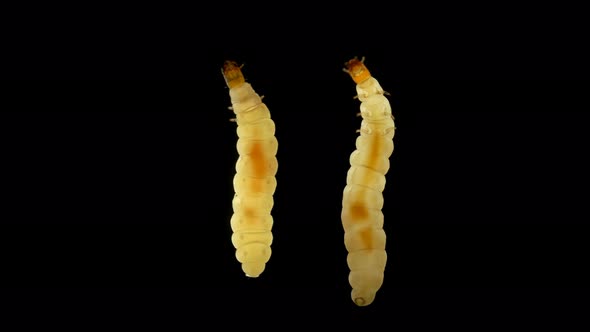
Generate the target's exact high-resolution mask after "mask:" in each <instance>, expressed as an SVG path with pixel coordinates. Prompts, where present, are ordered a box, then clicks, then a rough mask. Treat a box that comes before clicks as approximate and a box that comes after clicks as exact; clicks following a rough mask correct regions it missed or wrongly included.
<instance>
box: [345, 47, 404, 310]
mask: <svg viewBox="0 0 590 332" xmlns="http://www.w3.org/2000/svg"><path fill="white" fill-rule="evenodd" d="M346 67H347V68H346V70H345V71H346V72H348V73H349V74H350V75H351V77H352V78H353V80H354V81H355V82H356V83H357V86H356V91H357V95H358V98H359V100H360V101H361V105H360V110H361V116H362V118H363V120H362V123H361V129H360V135H359V137H358V138H357V140H356V150H355V151H354V152H352V154H351V155H350V165H351V167H350V170H349V171H348V174H347V178H346V187H345V189H344V193H343V199H342V215H341V217H342V225H343V227H344V232H345V235H344V243H345V246H346V249H347V250H348V257H347V263H348V266H349V268H350V274H349V282H350V285H351V287H352V292H351V297H352V300H353V301H354V303H355V304H357V305H359V306H366V305H369V304H371V303H372V302H373V300H374V299H375V295H376V293H377V291H378V290H379V289H380V288H381V286H382V284H383V277H384V270H385V265H386V262H387V253H386V251H385V242H386V236H385V232H384V230H383V219H384V217H383V213H382V211H381V209H382V208H383V189H384V188H385V174H386V173H387V171H388V170H389V157H390V156H391V154H392V153H393V136H394V133H395V125H394V122H393V116H392V114H391V105H390V104H389V101H388V100H387V98H386V97H385V96H384V91H383V89H382V88H381V86H380V84H379V82H378V81H377V80H376V79H375V78H373V77H372V76H371V74H370V73H369V71H368V70H367V68H366V67H365V65H364V64H363V62H362V60H357V59H356V58H355V59H352V60H350V61H349V62H347V65H346Z"/></svg>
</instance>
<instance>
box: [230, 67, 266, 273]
mask: <svg viewBox="0 0 590 332" xmlns="http://www.w3.org/2000/svg"><path fill="white" fill-rule="evenodd" d="M223 75H224V78H225V80H226V83H227V85H228V87H229V89H230V90H229V94H230V98H231V103H232V109H233V111H234V113H235V115H236V122H237V124H238V128H237V135H238V142H237V146H236V147H237V151H238V154H239V157H238V160H237V162H236V174H235V176H234V179H233V186H234V191H235V196H234V198H233V201H232V207H233V212H234V213H233V216H232V218H231V228H232V231H233V235H232V238H231V240H232V243H233V245H234V247H235V248H236V258H237V260H238V261H239V262H240V263H241V264H242V270H243V271H244V273H245V274H246V276H248V277H252V278H255V277H258V276H259V275H260V274H261V273H262V271H264V268H265V266H266V263H267V262H268V260H269V259H270V256H271V248H270V246H271V243H272V232H271V230H272V225H273V218H272V216H271V210H272V207H273V204H274V201H273V194H274V192H275V189H276V186H277V182H276V178H275V174H276V172H277V169H278V163H277V159H276V153H277V149H278V142H277V139H276V137H275V124H274V122H273V120H272V119H271V117H270V112H269V110H268V108H267V107H266V105H265V104H264V103H263V102H262V98H261V97H260V96H259V95H258V94H256V92H255V91H254V89H253V88H252V86H251V85H250V84H249V83H247V82H245V80H244V77H243V75H242V72H241V70H240V67H239V66H238V65H237V64H236V63H235V62H232V61H226V62H225V64H224V66H223Z"/></svg>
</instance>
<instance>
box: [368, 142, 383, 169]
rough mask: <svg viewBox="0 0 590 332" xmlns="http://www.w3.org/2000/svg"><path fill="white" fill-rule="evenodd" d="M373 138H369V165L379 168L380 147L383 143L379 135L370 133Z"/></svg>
mask: <svg viewBox="0 0 590 332" xmlns="http://www.w3.org/2000/svg"><path fill="white" fill-rule="evenodd" d="M369 137H371V139H370V140H369V144H368V145H369V167H370V168H373V169H377V166H378V165H379V159H380V157H381V156H379V148H380V145H381V140H380V139H379V136H377V135H370V136H369Z"/></svg>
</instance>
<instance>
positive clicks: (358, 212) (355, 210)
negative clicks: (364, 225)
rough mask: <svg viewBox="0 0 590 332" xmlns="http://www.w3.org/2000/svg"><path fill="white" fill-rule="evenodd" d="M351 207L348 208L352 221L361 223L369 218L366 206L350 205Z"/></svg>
mask: <svg viewBox="0 0 590 332" xmlns="http://www.w3.org/2000/svg"><path fill="white" fill-rule="evenodd" d="M351 204H352V206H350V207H349V211H350V216H351V217H352V220H353V221H354V222H355V223H356V222H362V221H363V220H365V219H367V217H368V216H369V210H368V209H367V207H366V206H359V205H355V204H354V203H351Z"/></svg>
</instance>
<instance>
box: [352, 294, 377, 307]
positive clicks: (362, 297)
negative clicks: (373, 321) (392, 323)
mask: <svg viewBox="0 0 590 332" xmlns="http://www.w3.org/2000/svg"><path fill="white" fill-rule="evenodd" d="M351 297H352V301H353V302H354V304H356V305H357V306H359V307H366V306H368V305H369V304H371V303H373V300H375V293H372V294H369V293H366V292H365V294H362V292H359V291H358V290H353V291H352V292H351Z"/></svg>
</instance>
